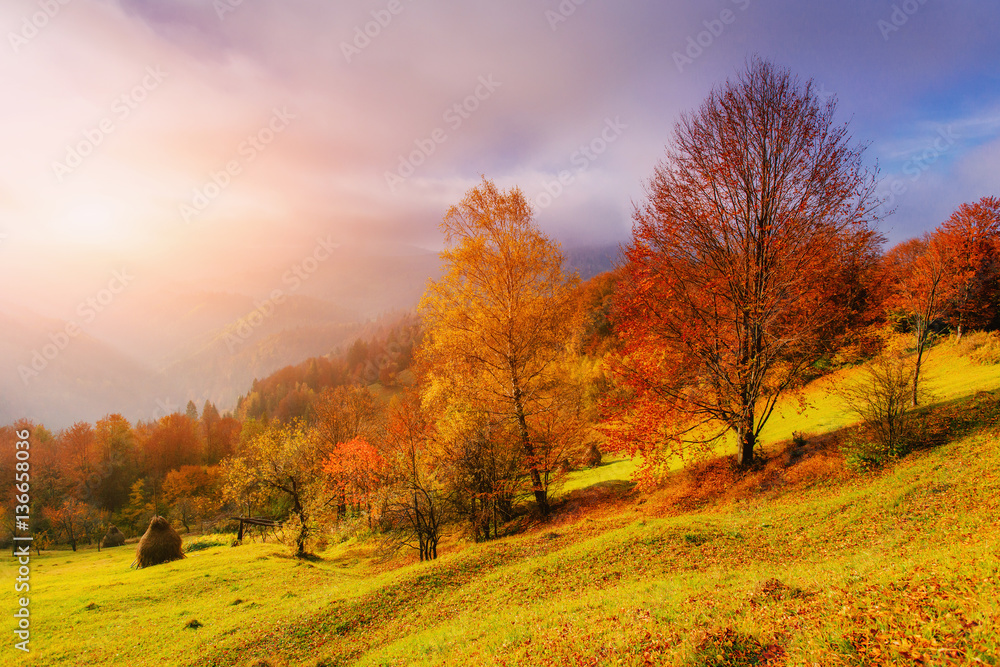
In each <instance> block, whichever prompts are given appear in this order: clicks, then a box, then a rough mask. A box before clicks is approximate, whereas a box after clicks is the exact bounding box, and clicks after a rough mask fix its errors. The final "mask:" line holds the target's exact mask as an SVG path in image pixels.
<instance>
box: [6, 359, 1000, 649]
mask: <svg viewBox="0 0 1000 667" xmlns="http://www.w3.org/2000/svg"><path fill="white" fill-rule="evenodd" d="M964 363H965V362H964V361H963V360H959V359H956V358H955V357H954V356H953V355H950V354H949V352H948V350H947V349H940V350H937V351H935V354H934V355H932V358H931V361H930V365H929V367H928V368H929V373H928V378H929V379H930V381H931V382H932V384H934V383H936V384H937V385H938V386H939V389H938V391H939V396H938V398H941V399H947V398H956V397H958V396H960V395H961V394H962V393H965V392H968V391H969V390H970V389H972V390H975V389H985V388H997V387H1000V367H992V368H986V369H985V370H981V369H982V367H971V368H966V367H964V366H963V364H964ZM810 398H811V399H815V400H811V402H812V403H814V404H815V405H816V406H817V407H816V408H814V412H813V413H812V417H811V419H812V420H813V421H812V422H810V421H808V419H809V418H808V417H806V416H798V415H794V414H792V412H789V413H788V414H789V416H787V417H786V420H788V421H789V422H794V425H791V426H788V425H786V427H785V428H787V430H786V431H785V434H784V435H782V434H781V433H780V432H779V431H777V430H776V431H775V432H774V433H773V434H771V438H772V440H778V439H782V438H787V437H788V433H789V432H790V431H791V430H793V429H794V430H800V431H806V432H818V431H821V430H823V427H822V426H817V424H826V426H827V427H829V426H835V425H838V423H837V422H836V421H835V420H836V419H837V417H835V416H834V414H835V409H834V408H833V407H831V406H832V405H833V403H832V402H831V401H834V400H835V399H833V398H822V397H817V395H812V396H811V397H810ZM987 399H989V400H987ZM997 400H998V395H997V394H996V393H994V394H993V395H992V396H991V397H990V396H988V397H982V396H981V397H980V398H979V401H980V403H979V408H977V409H978V410H980V412H981V413H982V416H983V417H984V418H987V419H989V418H994V419H995V417H996V415H997V414H1000V411H998V410H997V408H996V403H997ZM824 401H828V402H826V403H824ZM824 406H825V407H824ZM959 407H961V406H959ZM988 410H989V412H987V411H988ZM968 413H969V411H968V410H966V414H968ZM942 419H943V418H942ZM831 420H833V421H831ZM955 433H956V434H957V435H956V437H955V438H954V439H952V441H951V442H949V443H948V444H946V445H943V446H940V447H938V448H936V449H929V450H925V451H922V452H918V453H916V454H914V455H912V456H910V457H908V458H907V459H906V460H904V461H902V462H901V463H899V464H897V465H896V466H895V467H893V468H892V469H891V470H889V471H887V472H885V473H883V474H881V475H878V476H874V477H867V478H863V479H854V480H847V481H837V482H827V483H815V484H812V485H805V486H803V485H800V486H796V487H793V488H791V489H790V490H785V491H781V490H780V489H779V490H777V491H774V492H771V493H768V494H767V496H766V497H763V496H751V497H749V498H748V499H745V500H742V501H739V502H730V503H715V504H709V505H708V506H706V507H703V508H701V509H699V510H696V511H692V512H688V513H685V514H680V515H675V516H668V515H665V513H664V512H663V511H662V503H658V502H657V499H658V498H657V496H653V497H651V498H643V497H639V498H630V499H617V498H614V497H608V498H604V499H602V498H601V497H600V494H596V493H591V494H590V495H588V493H587V491H586V490H585V489H584V487H585V486H586V485H588V484H594V483H595V482H604V483H605V486H607V482H609V481H613V480H614V478H615V477H614V475H615V473H616V472H619V473H620V472H623V471H627V470H628V469H629V467H630V465H631V464H630V462H627V461H619V462H613V463H611V464H609V465H607V466H602V467H601V468H598V469H597V470H596V471H588V472H585V473H580V474H577V475H576V478H575V479H573V480H571V481H570V485H569V486H568V490H573V487H576V490H575V492H574V493H573V494H571V495H570V498H569V500H568V501H567V502H566V503H565V504H564V505H563V507H562V509H561V511H560V514H559V515H558V516H557V518H556V519H555V520H554V522H553V523H552V524H551V525H547V526H544V527H542V528H539V529H537V530H534V531H529V532H528V533H526V534H524V535H520V536H516V537H513V538H508V539H505V540H501V541H498V542H494V543H488V544H484V545H453V546H452V547H450V548H449V549H448V550H447V552H446V553H445V554H444V555H443V556H442V558H440V559H439V560H438V561H437V562H435V563H432V564H427V565H420V564H411V565H407V566H404V567H399V568H396V569H393V570H384V569H383V570H380V569H379V568H377V567H376V566H374V565H373V564H372V563H371V561H369V560H368V559H366V558H365V557H364V553H363V546H362V545H355V544H351V543H347V544H343V545H339V546H337V547H335V548H332V549H331V550H329V551H328V552H326V553H325V554H324V555H323V557H324V558H323V560H322V561H316V562H300V561H296V560H293V559H290V558H288V557H286V553H287V550H286V549H284V548H281V547H277V546H275V545H261V544H256V545H254V544H248V545H244V546H242V547H240V548H237V549H231V548H228V547H215V548H211V549H207V550H204V551H200V552H196V553H193V554H192V555H191V556H190V557H189V558H188V559H186V560H184V561H180V562H177V563H172V564H168V565H164V566H158V567H155V568H151V569H148V570H143V571H138V572H135V571H131V570H129V569H128V564H129V562H131V560H132V553H131V551H132V549H131V548H130V547H125V548H124V549H116V550H110V551H105V552H102V553H100V554H98V553H96V552H94V551H89V550H84V551H81V552H80V553H77V554H72V553H69V552H64V551H59V552H52V553H47V554H45V555H43V556H42V557H41V558H40V559H35V560H34V561H33V568H34V569H33V573H32V576H33V579H32V587H33V590H32V593H31V599H32V613H33V617H32V622H33V630H34V632H33V649H34V652H33V654H32V655H31V656H30V657H29V659H28V660H27V661H26V662H25V664H34V665H79V664H93V665H104V664H107V665H112V664H114V665H119V666H120V665H199V666H201V665H252V664H257V660H258V659H261V658H263V659H266V660H267V661H268V664H271V665H275V666H277V665H309V666H316V665H334V664H352V663H358V664H365V665H383V664H400V665H403V664H406V665H409V664H506V665H515V664H532V665H537V664H625V665H644V664H678V665H714V664H718V665H737V664H764V663H766V662H767V661H768V660H771V663H770V664H803V663H808V664H813V663H818V664H821V665H836V664H852V665H853V664H858V665H860V664H882V661H886V662H885V664H897V663H898V664H913V660H912V658H911V657H910V656H911V655H912V654H913V653H914V652H917V653H919V654H921V655H926V656H927V659H926V662H925V664H997V663H998V660H1000V639H998V634H997V631H996V630H995V629H994V628H995V627H998V626H1000V602H998V601H1000V545H998V537H1000V500H998V499H1000V475H998V472H997V471H998V470H1000V447H998V446H997V444H998V440H1000V431H998V429H997V428H996V427H993V428H984V429H969V428H963V429H956V430H955ZM792 470H795V468H791V469H790V471H792ZM592 488H601V487H592ZM13 576H14V573H13V568H12V567H10V561H9V560H5V561H4V562H3V563H2V565H0V579H3V580H5V581H11V580H12V579H13ZM10 595H11V597H13V594H12V593H11V594H10ZM237 600H239V602H237ZM91 604H93V605H95V606H94V607H93V608H90V609H88V606H90V605H91ZM8 618H9V617H8ZM190 619H197V620H198V621H199V622H200V623H202V624H203V625H202V627H200V628H197V629H188V628H186V627H185V626H186V624H187V622H188V621H189V620H190ZM9 623H10V621H8V624H9ZM8 636H10V635H8ZM12 653H13V651H12V650H11V649H10V645H9V644H8V646H6V647H4V648H3V649H2V652H0V656H2V657H0V664H7V662H6V658H7V657H9V656H10V655H11V654H12ZM741 656H742V657H747V656H750V657H753V658H754V660H755V661H756V662H754V661H749V660H748V661H741V659H742V658H741ZM974 659H979V660H981V661H982V662H980V663H977V662H974V661H973V660H974Z"/></svg>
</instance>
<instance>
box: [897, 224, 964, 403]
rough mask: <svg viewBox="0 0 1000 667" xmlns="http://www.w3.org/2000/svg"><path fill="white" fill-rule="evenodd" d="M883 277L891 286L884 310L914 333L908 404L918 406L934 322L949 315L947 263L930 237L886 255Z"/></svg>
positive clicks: (905, 245)
mask: <svg viewBox="0 0 1000 667" xmlns="http://www.w3.org/2000/svg"><path fill="white" fill-rule="evenodd" d="M884 263H885V266H886V268H885V274H886V276H887V280H888V281H889V283H890V284H891V285H892V287H891V293H890V296H889V298H888V301H887V306H888V307H889V309H890V310H891V311H892V310H894V311H896V313H897V314H898V315H901V316H902V317H903V318H904V319H906V320H907V321H908V323H909V325H910V326H911V327H912V329H913V338H914V347H915V348H916V355H915V357H914V362H913V364H914V365H913V381H912V391H911V397H910V402H911V404H912V405H914V406H915V405H917V403H918V402H919V400H920V399H919V384H920V366H921V364H922V362H923V358H924V352H925V351H926V350H927V344H928V342H929V341H930V335H931V327H932V325H933V324H934V321H935V320H939V319H941V318H943V317H944V316H945V315H946V314H947V312H948V304H949V290H948V283H947V281H946V275H947V271H948V266H947V260H946V258H945V255H944V253H943V252H942V247H941V245H940V244H939V243H938V242H937V240H936V239H935V238H934V237H933V236H932V235H930V234H924V235H923V236H922V237H921V238H916V239H910V240H909V241H904V242H902V243H900V244H899V245H897V246H895V247H894V248H892V249H891V250H890V251H889V252H887V253H886V255H885V259H884Z"/></svg>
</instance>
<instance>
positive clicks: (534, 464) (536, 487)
mask: <svg viewBox="0 0 1000 667" xmlns="http://www.w3.org/2000/svg"><path fill="white" fill-rule="evenodd" d="M513 385H514V412H515V413H516V414H517V426H518V430H519V431H520V435H521V449H522V451H524V455H525V456H526V457H528V461H529V472H530V475H531V488H532V490H533V491H534V493H535V502H536V503H537V504H538V510H539V511H540V512H541V513H542V516H548V515H549V498H548V494H547V493H546V491H545V487H544V486H542V476H541V474H539V472H538V461H536V460H535V448H534V446H532V444H531V437H530V436H529V435H528V420H527V419H526V418H525V416H524V403H523V402H522V400H521V388H520V387H519V386H518V385H517V381H516V380H514V381H513Z"/></svg>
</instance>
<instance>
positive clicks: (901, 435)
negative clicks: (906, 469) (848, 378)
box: [841, 353, 913, 470]
mask: <svg viewBox="0 0 1000 667" xmlns="http://www.w3.org/2000/svg"><path fill="white" fill-rule="evenodd" d="M912 383H913V367H912V364H911V363H909V362H908V361H907V360H906V359H904V358H902V357H898V356H895V355H891V354H887V353H883V354H880V355H879V356H877V357H875V359H873V360H872V362H871V364H869V366H868V368H867V369H866V371H865V374H864V376H863V377H862V378H861V379H860V380H858V381H857V382H855V383H854V384H851V385H848V386H846V387H845V388H844V389H842V390H841V393H842V396H843V398H844V400H845V401H846V403H847V405H848V408H849V409H850V410H851V412H853V413H854V414H855V415H857V417H858V418H859V419H860V421H861V426H860V428H859V429H858V431H857V432H856V433H855V434H854V435H853V436H851V437H850V438H849V439H848V440H847V441H846V442H845V443H844V445H843V446H842V451H843V452H844V457H845V461H846V463H847V465H848V467H849V468H852V469H854V470H862V469H869V468H872V467H878V466H881V465H883V464H884V463H886V462H887V461H888V460H889V459H891V458H895V457H899V456H903V455H904V454H905V453H906V450H907V449H908V447H909V443H910V441H911V438H910V432H911V430H912V427H913V419H912V415H911V414H910V413H909V404H910V400H911V391H912V390H911V388H912Z"/></svg>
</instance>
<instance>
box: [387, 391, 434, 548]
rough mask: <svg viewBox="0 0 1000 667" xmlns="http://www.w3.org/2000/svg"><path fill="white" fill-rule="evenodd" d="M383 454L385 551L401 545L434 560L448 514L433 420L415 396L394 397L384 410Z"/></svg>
mask: <svg viewBox="0 0 1000 667" xmlns="http://www.w3.org/2000/svg"><path fill="white" fill-rule="evenodd" d="M386 422H387V423H386V435H385V441H384V446H383V448H382V450H383V454H382V455H383V458H384V460H385V463H386V465H385V466H384V467H383V471H384V475H385V476H384V479H383V485H384V489H385V492H386V493H385V498H384V501H383V507H382V512H381V514H380V517H379V519H380V527H381V528H382V530H383V531H384V533H385V535H386V537H385V539H383V541H382V550H383V552H384V553H394V552H395V551H396V550H397V549H399V548H400V547H403V546H409V547H412V548H413V549H415V550H417V552H418V553H419V556H420V560H421V561H424V560H434V559H435V558H437V547H438V543H439V542H440V540H441V536H442V531H443V528H444V525H445V523H446V522H447V520H448V518H449V504H448V498H447V497H446V495H447V494H446V492H445V489H444V486H443V480H442V479H441V478H440V477H441V476H440V468H441V458H440V457H439V456H437V455H436V452H435V451H434V448H433V446H432V445H433V438H432V435H431V430H432V427H431V424H430V423H429V422H428V420H427V418H426V416H425V414H424V413H423V410H422V408H421V405H420V401H419V399H418V398H417V397H415V396H408V395H403V396H401V397H394V398H393V400H392V401H391V402H390V404H389V406H388V408H387V420H386Z"/></svg>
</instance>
